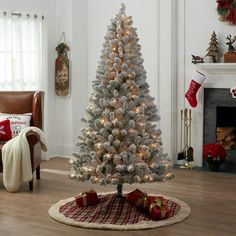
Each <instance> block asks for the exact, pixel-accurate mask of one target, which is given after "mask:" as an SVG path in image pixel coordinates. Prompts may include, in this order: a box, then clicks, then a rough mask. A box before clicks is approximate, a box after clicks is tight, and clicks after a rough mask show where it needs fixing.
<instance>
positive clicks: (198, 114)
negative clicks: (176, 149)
mask: <svg viewBox="0 0 236 236" xmlns="http://www.w3.org/2000/svg"><path fill="white" fill-rule="evenodd" d="M196 70H198V71H200V72H202V73H204V74H205V75H206V77H207V79H206V80H205V82H204V84H203V85H202V88H201V89H200V91H199V92H198V95H197V96H198V106H197V107H196V108H195V109H193V123H192V145H193V147H194V159H195V160H194V165H196V166H202V163H203V153H202V150H203V117H204V114H203V113H204V112H203V111H204V88H227V89H229V93H230V88H232V87H236V63H203V64H197V65H196ZM235 104H236V99H235Z"/></svg>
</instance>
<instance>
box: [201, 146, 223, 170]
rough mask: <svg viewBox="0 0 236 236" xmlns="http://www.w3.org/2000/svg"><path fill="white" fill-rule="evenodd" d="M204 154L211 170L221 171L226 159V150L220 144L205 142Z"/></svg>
mask: <svg viewBox="0 0 236 236" xmlns="http://www.w3.org/2000/svg"><path fill="white" fill-rule="evenodd" d="M203 156H204V160H206V161H207V163H208V166H209V170H210V171H219V168H220V166H221V164H222V163H224V161H225V157H226V151H225V149H224V148H223V147H222V146H221V145H220V144H216V143H213V144H204V146H203Z"/></svg>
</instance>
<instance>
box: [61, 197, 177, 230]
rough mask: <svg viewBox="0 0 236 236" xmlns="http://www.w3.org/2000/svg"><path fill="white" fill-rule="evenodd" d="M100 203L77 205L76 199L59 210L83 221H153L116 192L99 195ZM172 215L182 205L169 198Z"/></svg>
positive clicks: (118, 223) (69, 216)
mask: <svg viewBox="0 0 236 236" xmlns="http://www.w3.org/2000/svg"><path fill="white" fill-rule="evenodd" d="M98 198H99V203H98V204H97V205H93V206H87V207H77V205H76V202H75V200H73V201H69V202H67V203H66V204H64V205H62V206H60V208H59V212H60V213H61V214H63V215H64V216H65V217H67V218H70V219H73V220H75V221H78V222H83V223H96V224H101V225H104V224H112V225H127V224H129V225H132V224H137V223H139V222H143V221H152V220H151V219H150V217H149V215H148V214H146V213H145V212H143V211H142V210H140V209H139V208H137V207H136V206H134V205H133V204H131V203H129V202H128V200H127V199H126V198H125V197H124V198H116V195H115V194H107V195H99V196H98ZM167 204H168V207H169V209H170V217H173V216H175V215H176V214H178V213H179V211H180V208H181V207H180V205H179V204H178V203H176V202H174V201H171V200H167Z"/></svg>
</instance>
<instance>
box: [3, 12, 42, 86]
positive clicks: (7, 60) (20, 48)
mask: <svg viewBox="0 0 236 236" xmlns="http://www.w3.org/2000/svg"><path fill="white" fill-rule="evenodd" d="M42 20H43V18H42V17H41V16H37V15H34V14H25V13H11V12H8V11H4V10H2V11H0V35H1V36H0V90H35V89H42V84H43V81H42V79H43V76H42V74H43V71H42V69H43V68H42Z"/></svg>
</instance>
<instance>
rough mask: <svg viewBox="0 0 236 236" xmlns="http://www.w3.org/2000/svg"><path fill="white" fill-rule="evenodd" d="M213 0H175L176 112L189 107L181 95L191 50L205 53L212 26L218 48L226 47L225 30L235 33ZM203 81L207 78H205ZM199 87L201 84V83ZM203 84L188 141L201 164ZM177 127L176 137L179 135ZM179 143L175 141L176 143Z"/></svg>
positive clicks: (189, 69)
mask: <svg viewBox="0 0 236 236" xmlns="http://www.w3.org/2000/svg"><path fill="white" fill-rule="evenodd" d="M216 7H217V4H216V1H207V4H206V0H181V1H178V59H177V63H178V85H177V91H178V94H177V98H178V106H177V107H178V113H179V116H180V109H183V108H184V107H187V108H191V107H190V106H189V104H188V102H187V100H185V98H184V94H185V92H186V91H187V89H188V87H189V84H190V79H191V75H192V72H193V71H194V70H195V69H196V68H195V66H194V65H193V64H192V63H191V54H194V55H200V56H205V55H206V49H207V48H208V43H209V41H210V38H211V34H212V32H213V30H214V31H215V32H216V34H217V36H218V42H219V46H220V48H222V51H225V50H226V45H225V43H226V40H225V38H226V36H227V35H228V34H231V35H235V32H236V31H235V26H229V25H228V24H226V23H224V22H221V21H219V20H218V13H217V11H216ZM206 83H207V80H206ZM202 87H203V86H202ZM202 95H203V88H201V89H200V90H199V94H198V98H199V103H200V105H199V106H197V107H196V108H195V109H193V124H192V134H193V135H192V145H193V147H194V150H195V159H196V161H195V162H194V164H195V165H197V166H201V165H202V161H201V158H199V157H202V145H199V142H198V140H199V139H200V140H202V137H200V136H201V132H200V127H202V125H203V124H202V123H201V124H199V123H198V124H197V123H196V120H198V118H199V116H201V115H202V109H200V107H201V103H202ZM179 124H180V117H178V126H179ZM179 130H180V129H179V127H178V137H179V138H180V136H179V133H180V132H179ZM179 146H180V144H179V142H178V147H179Z"/></svg>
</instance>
